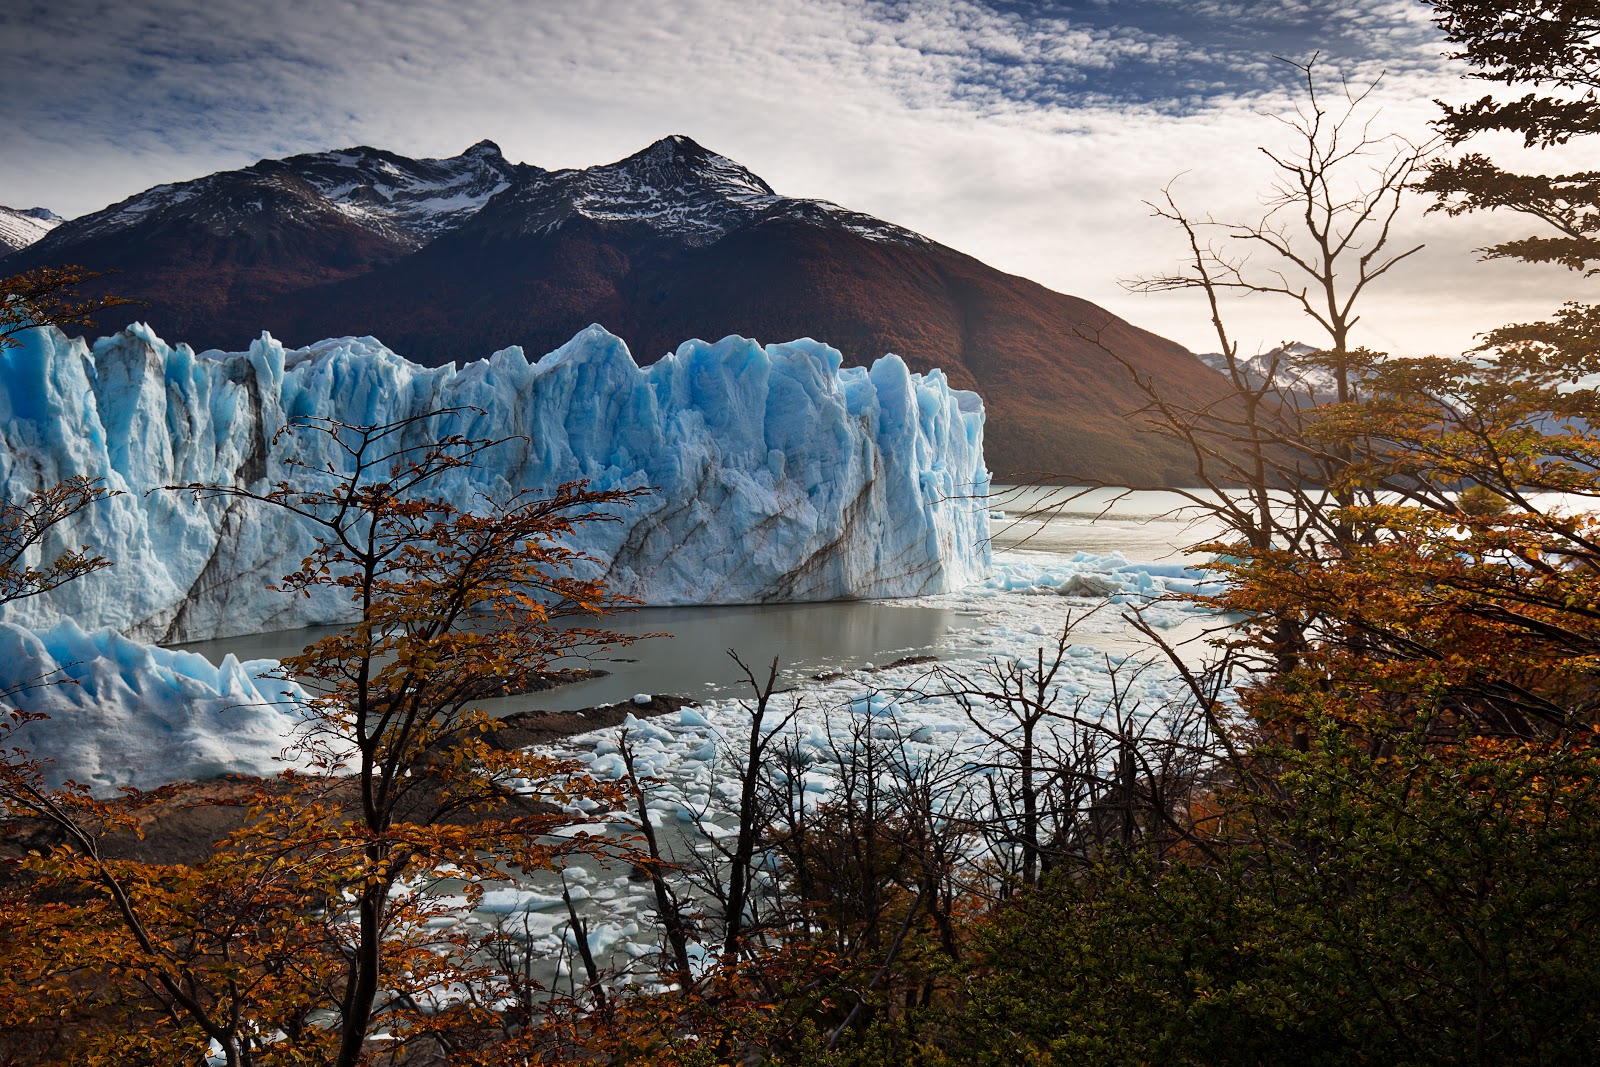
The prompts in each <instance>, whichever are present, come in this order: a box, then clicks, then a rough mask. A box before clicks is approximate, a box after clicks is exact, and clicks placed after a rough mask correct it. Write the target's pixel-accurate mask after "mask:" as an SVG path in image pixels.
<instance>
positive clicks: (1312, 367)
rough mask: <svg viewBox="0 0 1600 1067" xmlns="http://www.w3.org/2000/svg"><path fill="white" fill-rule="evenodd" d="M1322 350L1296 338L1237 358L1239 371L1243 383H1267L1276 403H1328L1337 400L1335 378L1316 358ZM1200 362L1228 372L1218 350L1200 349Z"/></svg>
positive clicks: (1330, 370) (1249, 384) (1337, 384)
mask: <svg viewBox="0 0 1600 1067" xmlns="http://www.w3.org/2000/svg"><path fill="white" fill-rule="evenodd" d="M1321 351H1322V350H1321V349H1319V348H1315V347H1313V346H1311V345H1308V344H1302V343H1301V342H1299V341H1292V342H1290V343H1288V344H1283V345H1279V346H1278V347H1277V348H1274V349H1271V350H1270V351H1267V352H1261V353H1258V354H1257V355H1254V356H1244V357H1241V358H1240V359H1239V370H1240V371H1241V372H1242V374H1243V376H1244V384H1245V385H1246V386H1247V387H1249V388H1259V387H1260V386H1261V385H1262V384H1264V383H1266V382H1271V385H1272V389H1273V390H1275V396H1276V398H1277V399H1278V400H1279V401H1280V402H1284V403H1289V404H1291V405H1293V406H1295V407H1306V406H1309V405H1313V404H1332V403H1334V402H1336V401H1337V400H1338V399H1339V381H1338V379H1337V378H1336V377H1335V376H1334V373H1333V371H1332V369H1330V368H1329V367H1327V366H1325V365H1324V364H1323V363H1321V362H1320V361H1318V360H1316V359H1312V358H1308V357H1313V356H1316V355H1317V354H1318V353H1320V352H1321ZM1198 358H1199V360H1200V362H1202V363H1204V364H1205V365H1206V366H1208V367H1210V368H1212V369H1213V370H1215V371H1217V372H1218V373H1219V374H1227V373H1228V360H1227V357H1226V356H1224V355H1223V354H1222V353H1221V352H1204V353H1201V355H1200V356H1199V357H1198Z"/></svg>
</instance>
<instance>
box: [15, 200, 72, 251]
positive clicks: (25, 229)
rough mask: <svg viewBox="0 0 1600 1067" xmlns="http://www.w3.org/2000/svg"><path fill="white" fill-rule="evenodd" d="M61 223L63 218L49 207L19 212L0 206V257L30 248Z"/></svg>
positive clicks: (32, 208)
mask: <svg viewBox="0 0 1600 1067" xmlns="http://www.w3.org/2000/svg"><path fill="white" fill-rule="evenodd" d="M61 222H62V219H61V216H60V215H57V214H56V213H55V212H54V211H51V210H50V209H49V208H47V207H30V208H27V209H26V210H19V209H17V208H14V207H6V206H5V205H4V204H0V256H3V255H5V254H6V253H8V252H15V251H17V250H18V249H21V248H26V247H28V246H29V245H31V244H33V243H34V242H35V241H38V240H39V239H40V238H41V237H43V236H44V235H45V234H47V233H49V232H50V231H51V230H53V229H55V228H56V227H57V226H59V225H60V224H61Z"/></svg>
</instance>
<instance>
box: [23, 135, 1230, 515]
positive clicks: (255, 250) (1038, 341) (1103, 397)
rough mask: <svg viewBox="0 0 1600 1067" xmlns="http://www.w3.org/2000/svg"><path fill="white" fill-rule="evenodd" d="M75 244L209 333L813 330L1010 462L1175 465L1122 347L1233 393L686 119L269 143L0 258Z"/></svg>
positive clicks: (1174, 452) (673, 339)
mask: <svg viewBox="0 0 1600 1067" xmlns="http://www.w3.org/2000/svg"><path fill="white" fill-rule="evenodd" d="M58 262H74V263H81V264H83V265H85V266H89V267H92V268H96V269H119V270H121V271H122V272H123V273H121V274H120V275H118V276H117V277H115V278H114V279H110V280H108V282H106V283H102V284H103V285H105V286H107V287H108V288H114V289H115V290H116V291H117V292H119V293H122V294H123V295H128V296H134V297H138V298H140V299H143V300H145V301H147V302H148V304H149V307H148V308H146V309H144V310H143V311H142V312H141V315H142V317H144V318H145V319H147V321H149V322H150V323H151V325H152V326H154V328H155V329H156V330H157V331H158V332H159V333H161V334H162V335H163V336H165V337H167V338H169V339H172V340H184V341H188V342H189V343H191V344H193V345H195V346H196V347H197V348H205V347H218V348H225V349H231V350H237V349H240V348H243V347H244V346H245V345H247V344H248V343H249V342H250V340H251V339H252V338H254V337H257V336H259V334H260V331H261V330H262V329H267V330H270V331H271V332H272V334H273V335H274V336H275V337H278V338H280V339H282V340H284V341H286V342H288V343H289V344H291V345H304V344H308V343H311V342H313V341H316V340H318V339H319V338H323V337H333V336H341V335H365V334H370V335H373V336H376V337H379V338H382V339H383V341H384V342H385V343H386V344H388V345H390V346H392V347H393V348H394V350H395V351H397V352H400V353H402V354H403V355H405V356H406V357H407V358H409V359H413V360H417V361H419V362H422V363H425V364H432V365H437V364H442V363H445V362H450V361H466V360H471V359H476V358H480V357H483V356H487V355H488V354H489V353H491V352H493V351H496V350H497V349H500V348H504V347H506V346H508V345H513V344H516V345H521V346H522V347H523V348H524V349H526V350H527V351H528V352H529V354H530V355H534V356H537V355H540V354H542V353H544V352H547V351H550V350H552V349H554V348H556V347H557V346H559V345H560V344H562V343H563V342H565V341H566V340H567V339H568V338H570V337H572V336H573V335H574V334H575V333H577V332H578V331H579V330H581V329H583V328H584V327H586V326H588V325H589V324H590V323H599V324H601V325H603V326H605V327H606V328H607V329H608V330H610V331H612V332H613V333H615V334H617V335H618V336H620V337H622V338H623V339H624V340H625V341H626V342H627V343H628V345H629V347H630V348H631V349H632V351H633V352H634V353H635V356H636V358H637V359H638V360H639V362H640V363H641V364H649V363H652V362H654V361H655V360H657V359H659V358H660V357H661V356H662V355H664V354H666V352H668V351H669V350H670V349H671V348H672V347H673V346H675V345H677V344H678V343H679V342H680V341H682V340H683V339H684V338H685V337H702V338H707V339H710V340H715V339H718V338H721V337H724V336H727V335H729V334H741V335H744V336H748V337H755V338H759V339H761V340H763V341H783V340H788V339H790V338H796V337H807V336H809V337H814V338H816V339H818V340H821V341H824V342H826V343H828V344H831V345H833V346H835V347H837V348H839V349H840V350H841V351H843V353H844V355H845V358H846V360H847V361H848V362H849V363H851V364H855V365H866V364H869V363H871V362H872V361H873V360H874V359H876V358H877V357H878V356H880V355H882V354H884V353H885V352H895V353H898V354H899V355H901V356H902V357H904V358H905V360H906V362H907V363H908V364H909V365H910V366H911V368H912V369H913V370H916V371H923V372H925V371H928V370H930V369H932V368H935V367H937V368H940V369H942V370H943V371H944V372H945V374H946V375H947V376H948V377H949V379H950V381H951V383H952V384H953V385H955V386H957V387H959V388H969V389H976V390H978V391H979V392H980V393H982V395H983V396H984V398H985V401H986V403H987V407H988V411H989V425H988V429H987V431H986V453H987V455H988V458H989V463H990V466H991V469H993V470H994V471H995V472H996V474H997V475H998V476H999V477H1001V478H1019V477H1025V476H1030V475H1033V474H1037V473H1043V472H1049V473H1058V474H1064V475H1068V476H1071V477H1075V478H1079V479H1082V478H1105V479H1130V480H1136V481H1148V482H1169V483H1171V482H1177V481H1181V480H1182V479H1183V477H1184V475H1185V474H1186V473H1187V472H1188V471H1189V469H1190V467H1189V464H1188V461H1187V459H1186V457H1185V456H1184V454H1183V453H1182V451H1181V450H1180V449H1178V448H1176V447H1174V445H1173V444H1172V443H1171V442H1169V441H1166V440H1163V439H1160V438H1156V437H1153V436H1150V435H1146V434H1141V433H1138V432H1137V431H1136V429H1135V427H1134V425H1133V424H1131V423H1130V422H1129V421H1128V420H1127V419H1125V418H1124V416H1125V415H1126V414H1127V413H1129V412H1131V411H1134V410H1136V409H1137V408H1139V407H1140V406H1141V405H1142V404H1143V402H1144V398H1143V396H1142V395H1141V394H1140V393H1139V391H1138V389H1137V388H1136V387H1135V384H1134V380H1133V376H1132V375H1130V373H1129V368H1131V369H1132V370H1133V371H1134V372H1135V373H1137V374H1138V375H1139V376H1140V377H1141V378H1147V379H1151V380H1154V381H1155V382H1157V383H1159V385H1160V387H1161V388H1162V389H1163V390H1166V391H1168V392H1169V393H1171V394H1172V395H1177V396H1183V397H1184V398H1185V399H1188V400H1194V399H1201V398H1209V397H1212V396H1216V395H1219V394H1220V393H1221V392H1222V382H1221V381H1220V380H1219V379H1218V377H1217V375H1216V374H1215V372H1213V371H1212V370H1210V369H1209V368H1207V367H1206V366H1205V365H1204V364H1202V363H1201V362H1200V361H1199V360H1197V359H1196V358H1195V357H1194V356H1192V355H1191V354H1190V353H1188V352H1187V351H1186V350H1185V349H1183V348H1181V347H1180V346H1178V345H1176V344H1174V343H1172V342H1170V341H1166V340H1164V339H1162V338H1160V337H1157V336H1155V335H1154V334H1150V333H1147V332H1145V331H1143V330H1140V329H1138V328H1136V327H1134V326H1131V325H1129V324H1128V323H1126V322H1124V321H1122V320H1121V319H1118V318H1116V317H1115V316H1113V315H1111V314H1110V313H1109V312H1107V311H1105V310H1103V309H1101V308H1099V307H1096V306H1095V305H1093V304H1090V303H1088V302H1086V301H1083V300H1079V299H1076V298H1074V297H1071V296H1066V295H1064V294H1061V293H1056V292H1052V291H1051V290H1049V289H1046V288H1044V287H1043V286H1041V285H1038V284H1037V283H1034V282H1031V281H1028V280H1027V279H1024V278H1018V277H1015V276H1013V275H1008V274H1005V273H1003V272H1001V271H998V270H995V269H994V268H992V267H989V266H987V265H986V264H984V263H982V262H980V261H978V260H976V259H974V258H972V257H971V256H967V255H964V254H962V253H960V252H957V251H955V250H954V249H951V248H948V247H946V246H944V245H941V244H938V243H937V242H935V241H931V240H929V239H928V238H926V237H923V236H921V235H919V234H916V233H913V232H911V231H910V230H906V229H903V228H901V227H898V226H895V225H892V224H890V223H887V222H883V221H881V220H878V219H875V218H872V217H871V216H868V215H864V214H860V213H858V212H854V211H849V210H847V209H845V208H842V207H839V206H838V205H835V204H831V203H827V202H825V201H818V200H805V199H796V198H792V197H785V196H781V195H779V194H778V193H776V192H775V191H774V190H773V189H772V187H771V186H770V185H768V184H767V183H766V182H765V181H763V180H762V179H761V178H760V177H758V176H757V175H755V174H753V173H752V172H750V171H749V170H748V169H746V168H745V167H743V166H741V165H740V164H738V163H736V162H734V161H733V160H731V159H728V158H726V157H724V156H721V155H718V154H716V153H714V152H711V151H709V150H708V149H706V148H704V147H702V146H701V145H699V144H697V143H695V142H694V141H692V140H690V139H689V138H687V137H668V138H665V139H663V140H661V141H658V142H656V143H655V144H652V145H650V146H649V147H648V148H646V149H644V150H643V151H641V152H638V153H635V154H634V155H631V156H629V157H627V158H626V159H623V160H620V161H618V162H616V163H611V164H606V165H603V166H596V167H589V168H585V169H577V170H557V171H547V170H544V169H541V168H539V167H533V166H528V165H522V164H511V163H508V162H507V161H506V160H505V159H504V157H503V156H502V155H501V154H500V152H499V150H498V149H497V148H496V147H495V146H494V145H492V144H490V143H489V142H480V143H479V144H477V145H474V146H473V147H472V148H470V149H468V150H467V151H466V152H465V153H463V154H462V155H460V156H457V157H454V158H453V159H442V160H408V159H406V158H404V157H401V156H397V155H394V154H393V153H387V152H382V151H379V150H377V149H372V148H352V149H346V150H343V151H338V152H327V153H318V154H312V155H302V156H293V157H290V158H288V159H283V160H264V161H262V162H260V163H257V164H255V165H254V166H252V167H247V168H244V169H243V170H238V171H228V172H223V173H218V174H213V175H209V176H207V177H205V178H200V179H197V180H196V181H192V182H185V183H180V184H178V185H170V186H159V187H157V188H155V189H151V190H149V191H147V192H145V193H141V194H140V195H138V196H135V197H132V198H130V199H128V200H125V201H123V202H122V203H120V204H116V205H113V206H112V207H110V208H107V209H106V210H104V211H101V212H97V213H96V214H94V215H90V216H86V217H85V218H82V219H77V220H74V221H72V222H70V223H66V224H64V225H63V226H61V227H59V228H58V229H57V230H55V231H54V232H53V233H51V234H50V235H49V237H48V238H47V239H44V240H41V241H39V242H38V243H37V244H35V245H33V246H32V247H29V248H27V249H25V250H23V251H21V252H18V253H13V254H12V255H10V256H8V257H6V258H5V259H4V260H0V270H5V271H11V270H16V269H22V268H24V267H27V266H33V265H37V264H41V263H58ZM126 317H127V316H126V314H125V313H124V314H123V315H121V316H111V317H108V321H107V322H105V323H103V324H102V325H103V326H104V327H105V329H106V330H107V332H109V331H110V330H111V329H114V328H115V327H116V326H119V325H121V322H120V321H115V320H116V319H118V318H126ZM1119 360H1122V361H1126V363H1127V366H1126V367H1125V366H1123V364H1122V363H1121V362H1119Z"/></svg>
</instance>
